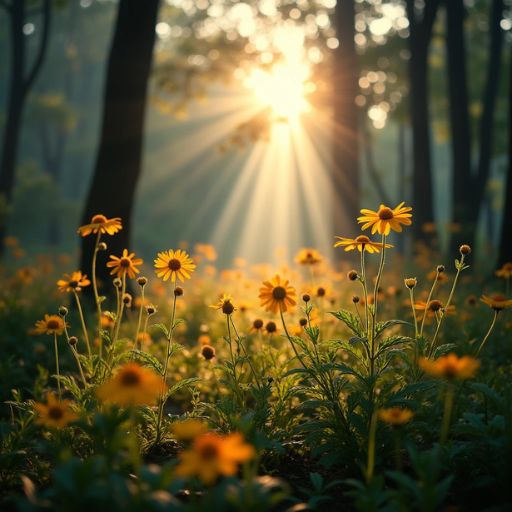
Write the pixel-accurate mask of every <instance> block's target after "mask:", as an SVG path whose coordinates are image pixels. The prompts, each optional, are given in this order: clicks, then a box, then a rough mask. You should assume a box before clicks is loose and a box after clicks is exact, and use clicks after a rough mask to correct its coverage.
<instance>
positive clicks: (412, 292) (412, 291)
mask: <svg viewBox="0 0 512 512" xmlns="http://www.w3.org/2000/svg"><path fill="white" fill-rule="evenodd" d="M409 298H410V300H411V309H412V316H413V318H414V338H415V339H416V340H417V339H418V319H417V318H416V310H415V309H414V290H413V289H412V288H409Z"/></svg>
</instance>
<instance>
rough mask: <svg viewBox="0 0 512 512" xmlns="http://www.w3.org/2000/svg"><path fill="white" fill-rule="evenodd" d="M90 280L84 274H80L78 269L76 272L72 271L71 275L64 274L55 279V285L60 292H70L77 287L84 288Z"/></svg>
mask: <svg viewBox="0 0 512 512" xmlns="http://www.w3.org/2000/svg"><path fill="white" fill-rule="evenodd" d="M90 284H91V281H89V279H87V276H86V275H85V274H82V272H80V270H77V271H76V272H72V273H71V275H69V274H64V276H63V278H62V279H59V280H58V281H57V286H58V287H59V291H61V292H63V293H64V292H72V291H74V290H76V289H77V288H85V287H86V286H89V285H90Z"/></svg>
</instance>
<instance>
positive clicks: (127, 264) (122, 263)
mask: <svg viewBox="0 0 512 512" xmlns="http://www.w3.org/2000/svg"><path fill="white" fill-rule="evenodd" d="M119 265H120V266H121V267H123V268H130V267H131V266H132V262H131V260H130V258H121V261H120V262H119Z"/></svg>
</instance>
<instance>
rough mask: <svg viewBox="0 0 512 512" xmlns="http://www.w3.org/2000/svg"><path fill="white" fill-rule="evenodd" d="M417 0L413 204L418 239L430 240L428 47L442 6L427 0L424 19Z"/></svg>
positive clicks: (412, 71)
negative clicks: (425, 228)
mask: <svg viewBox="0 0 512 512" xmlns="http://www.w3.org/2000/svg"><path fill="white" fill-rule="evenodd" d="M414 4H415V2H414V0H407V2H406V7H407V15H408V18H409V27H410V28H409V30H410V35H409V49H410V53H411V58H410V60H409V80H410V105H411V121H412V154H413V158H412V159H413V175H412V197H413V199H412V206H413V207H414V223H413V226H414V235H415V239H416V240H423V241H427V242H428V237H429V235H428V234H427V233H425V232H424V231H423V230H422V227H423V225H424V224H426V223H429V222H433V220H434V213H433V201H434V194H433V186H432V164H431V142H430V140H431V137H430V113H429V90H428V50H429V45H430V40H431V36H432V27H433V25H434V21H435V18H436V14H437V10H438V7H439V0H426V3H425V7H424V8H423V13H422V16H421V18H420V17H419V14H418V13H417V12H416V9H415V6H414Z"/></svg>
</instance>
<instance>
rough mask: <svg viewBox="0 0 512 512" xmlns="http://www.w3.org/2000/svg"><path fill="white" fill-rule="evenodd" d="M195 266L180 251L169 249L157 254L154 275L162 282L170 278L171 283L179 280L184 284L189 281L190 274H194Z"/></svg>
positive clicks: (184, 253)
mask: <svg viewBox="0 0 512 512" xmlns="http://www.w3.org/2000/svg"><path fill="white" fill-rule="evenodd" d="M195 268H196V264H195V263H194V262H193V261H192V259H191V258H190V256H189V255H188V254H187V253H186V252H185V251H182V250H181V249H178V250H176V251H174V250H172V249H169V250H168V251H164V252H159V253H158V255H157V258H156V260H155V273H156V275H157V276H158V277H161V278H162V279H163V280H164V281H167V280H168V279H169V278H171V281H172V282H173V283H175V282H176V280H177V279H179V280H180V281H182V282H185V280H186V279H190V274H192V272H194V270H195Z"/></svg>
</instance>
